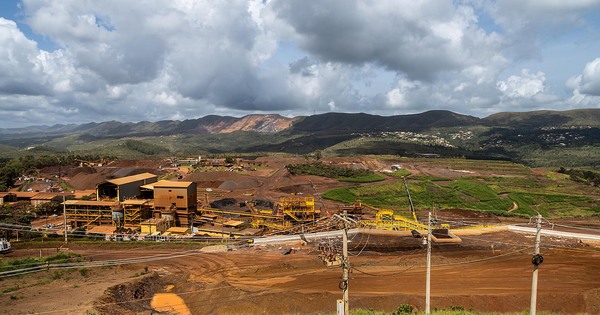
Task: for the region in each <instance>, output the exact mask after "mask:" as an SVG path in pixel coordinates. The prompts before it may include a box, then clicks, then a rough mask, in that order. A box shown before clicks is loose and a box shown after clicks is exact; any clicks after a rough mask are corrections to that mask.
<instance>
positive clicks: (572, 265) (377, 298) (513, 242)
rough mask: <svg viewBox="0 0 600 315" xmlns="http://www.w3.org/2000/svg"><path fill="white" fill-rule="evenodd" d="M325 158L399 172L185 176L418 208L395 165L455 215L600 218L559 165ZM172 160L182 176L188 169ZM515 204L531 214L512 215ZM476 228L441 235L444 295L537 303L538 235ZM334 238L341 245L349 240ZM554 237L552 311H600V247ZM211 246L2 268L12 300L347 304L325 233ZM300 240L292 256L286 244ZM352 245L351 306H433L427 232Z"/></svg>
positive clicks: (222, 307) (98, 307)
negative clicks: (357, 177)
mask: <svg viewBox="0 0 600 315" xmlns="http://www.w3.org/2000/svg"><path fill="white" fill-rule="evenodd" d="M322 161H323V162H324V163H331V164H332V165H336V166H339V167H342V166H343V167H352V168H364V169H369V170H373V171H378V172H380V174H382V176H384V177H385V179H384V180H383V181H380V182H373V183H348V182H340V181H338V180H336V179H331V178H324V177H319V176H314V175H297V176H292V175H290V174H289V173H287V171H285V165H287V164H290V163H295V164H299V163H308V162H311V161H307V160H306V159H304V158H300V157H263V158H258V159H257V162H261V164H262V166H260V167H257V168H255V169H254V170H250V169H245V170H243V171H242V172H239V173H236V172H224V171H223V170H219V171H218V172H215V171H207V172H198V173H193V174H182V173H179V175H182V177H183V179H184V180H193V181H195V182H197V183H198V186H199V190H201V191H199V192H201V193H202V194H203V193H206V194H208V197H209V199H210V200H211V201H213V200H218V199H221V198H235V199H237V200H239V201H244V200H250V199H255V198H256V199H270V200H273V201H277V200H278V199H279V197H281V196H289V195H292V194H294V195H304V196H315V198H316V201H317V202H316V205H317V207H318V208H321V209H325V210H328V211H331V212H335V211H337V210H339V209H341V207H342V206H343V204H345V203H346V204H348V203H353V202H354V201H355V200H356V199H361V200H363V201H364V202H365V203H367V204H369V205H372V206H375V207H379V208H389V209H393V210H395V211H396V212H397V213H404V214H406V213H407V209H408V202H407V198H406V193H405V191H404V187H403V185H402V182H401V179H400V177H398V175H399V174H394V173H387V172H383V171H389V170H390V169H391V166H392V165H401V167H402V169H403V170H402V172H403V174H402V175H406V173H405V172H406V171H409V172H410V176H409V177H408V185H409V188H410V190H411V194H412V197H413V201H414V202H415V205H416V207H417V210H418V214H419V216H420V217H424V216H425V215H426V214H427V212H429V211H431V210H432V209H436V211H437V215H438V216H439V218H441V219H443V220H445V221H446V222H450V223H451V225H454V224H458V223H467V224H485V223H527V222H529V219H528V216H530V215H532V214H535V213H536V212H540V213H545V214H547V215H545V216H546V217H547V218H549V220H550V221H551V222H552V223H555V224H561V225H568V226H578V227H583V228H588V229H593V230H596V231H597V230H598V229H599V228H600V219H599V217H598V213H600V197H599V196H600V191H599V188H598V187H593V186H589V185H584V184H581V183H576V182H573V181H571V180H569V179H568V177H565V176H564V175H563V174H558V173H556V172H553V171H552V170H544V169H530V168H526V167H523V166H521V165H518V164H513V163H507V162H481V161H470V160H462V159H455V160H446V159H399V158H393V157H389V158H377V159H376V158H370V157H352V158H331V159H323V160H322ZM160 163H161V162H157V161H121V162H118V163H112V164H109V165H108V166H105V167H103V168H94V169H93V170H91V169H86V168H79V169H72V170H69V173H68V174H69V178H70V180H75V179H76V181H77V183H78V185H82V186H85V187H89V185H92V183H94V182H96V181H97V180H100V177H102V176H112V175H114V174H120V173H125V172H128V171H131V170H135V169H145V170H155V171H158V170H159V168H158V165H159V164H160ZM162 172H164V173H163V176H172V175H173V172H174V171H164V170H163V171H162ZM99 174H102V176H99ZM73 184H75V183H73ZM332 189H333V192H331V190H332ZM332 193H339V194H340V195H341V197H340V199H336V198H333V199H326V198H322V196H324V195H325V196H326V195H327V194H332ZM344 198H345V199H344ZM515 204H517V206H518V207H517V208H516V209H515ZM468 209H473V210H475V211H473V210H468ZM491 210H494V211H491ZM509 210H510V212H509ZM515 213H516V214H519V213H520V214H522V215H524V216H523V217H519V216H517V217H513V216H505V215H511V214H515ZM498 214H500V216H499V215H498ZM564 216H582V218H562V217H564ZM462 238H463V242H462V243H460V244H454V245H435V246H434V254H433V264H434V268H433V271H432V294H433V298H432V305H433V307H435V308H438V309H442V308H449V307H451V306H460V307H463V308H464V309H466V310H468V309H473V310H476V311H501V312H504V311H524V310H527V309H528V308H529V294H530V286H531V270H532V265H531V262H530V260H531V253H532V252H533V250H532V246H533V236H531V235H524V234H518V233H511V232H498V233H492V234H483V235H472V236H464V237H462ZM322 241H323V242H324V243H325V244H328V245H329V246H339V239H330V240H327V239H324V240H322ZM336 244H338V245H336ZM542 244H543V247H542V252H543V253H544V254H545V261H544V263H543V265H542V266H541V268H540V284H539V290H540V291H539V297H538V310H544V311H554V312H564V313H578V312H586V313H588V314H598V313H600V267H599V266H598V261H599V259H600V250H599V249H598V248H597V247H594V246H590V245H589V244H585V243H581V242H579V241H578V240H576V239H573V240H566V239H558V238H549V237H543V238H542ZM204 245H206V244H199V243H195V244H165V243H160V242H158V243H144V244H137V243H123V244H114V243H113V244H111V243H102V244H77V243H73V244H69V245H68V246H67V247H68V249H65V248H64V247H63V249H62V251H66V252H68V253H76V254H80V255H82V258H83V259H84V260H87V261H93V262H98V261H108V260H123V259H131V258H144V259H146V260H145V261H144V262H136V263H130V264H123V265H119V266H113V267H97V268H91V267H90V268H85V267H80V268H75V269H70V270H49V271H42V272H38V273H35V274H29V275H23V276H20V277H16V278H4V279H1V280H0V305H2V312H6V313H9V314H29V313H40V314H63V313H70V314H85V313H86V312H87V311H90V312H92V313H103V314H140V313H141V314H151V312H152V307H151V300H152V297H153V296H154V294H156V293H173V294H177V295H178V296H179V297H180V298H182V299H183V301H184V303H185V304H186V306H187V307H188V308H189V309H190V312H191V313H192V314H282V313H291V314H294V313H309V314H318V313H324V312H325V313H334V311H335V301H336V299H338V298H340V297H341V290H340V289H339V288H338V285H339V282H340V280H341V268H339V267H325V266H324V265H323V264H322V263H321V261H320V259H319V258H318V255H319V254H320V253H321V251H320V250H319V244H317V243H311V244H308V245H306V246H300V245H299V244H291V245H286V246H272V247H257V248H251V247H240V248H239V249H237V250H234V251H230V252H225V253H205V252H201V251H200V248H201V247H203V246H204ZM492 245H493V247H492ZM60 246H61V244H60V243H50V244H48V243H45V244H40V243H35V244H32V245H30V246H22V245H20V244H15V248H16V249H15V250H14V251H13V252H11V253H10V254H8V255H6V256H3V258H2V259H7V258H11V257H14V258H16V257H27V256H39V255H42V256H46V255H51V254H56V253H57V251H58V249H57V248H58V247H60ZM292 247H293V248H294V249H295V251H294V252H293V253H292V254H290V255H283V254H282V251H283V250H285V249H288V248H292ZM350 248H351V252H352V255H351V256H350V262H351V265H352V267H353V268H354V269H353V270H352V273H351V278H350V299H351V302H350V303H351V308H363V309H368V308H372V309H376V310H384V311H392V310H393V309H395V308H396V307H397V306H398V305H400V304H404V303H408V304H412V305H414V306H416V308H418V309H420V310H422V309H423V306H424V291H425V283H424V279H425V269H424V266H425V250H424V248H423V247H422V245H421V243H420V239H414V238H410V237H402V238H399V237H396V238H383V237H375V236H368V235H357V236H355V237H354V238H353V239H352V242H351V245H350Z"/></svg>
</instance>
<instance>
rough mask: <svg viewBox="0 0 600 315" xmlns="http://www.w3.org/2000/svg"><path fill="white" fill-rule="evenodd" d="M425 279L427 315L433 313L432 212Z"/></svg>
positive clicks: (428, 225)
mask: <svg viewBox="0 0 600 315" xmlns="http://www.w3.org/2000/svg"><path fill="white" fill-rule="evenodd" d="M426 274H427V275H426V279H425V314H430V313H431V212H429V219H428V220H427V272H426Z"/></svg>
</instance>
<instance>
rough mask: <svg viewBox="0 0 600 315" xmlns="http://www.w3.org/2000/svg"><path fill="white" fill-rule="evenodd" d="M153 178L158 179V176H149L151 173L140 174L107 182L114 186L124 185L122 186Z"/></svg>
mask: <svg viewBox="0 0 600 315" xmlns="http://www.w3.org/2000/svg"><path fill="white" fill-rule="evenodd" d="M153 177H154V178H158V176H156V175H154V174H151V173H142V174H138V175H132V176H125V177H121V178H114V179H108V180H107V182H109V183H111V184H115V185H124V184H129V183H133V182H137V181H140V180H144V179H150V178H153Z"/></svg>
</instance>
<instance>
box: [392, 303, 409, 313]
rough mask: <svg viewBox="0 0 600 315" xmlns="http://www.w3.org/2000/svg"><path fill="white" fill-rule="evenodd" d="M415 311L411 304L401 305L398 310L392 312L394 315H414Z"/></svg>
mask: <svg viewBox="0 0 600 315" xmlns="http://www.w3.org/2000/svg"><path fill="white" fill-rule="evenodd" d="M413 311H414V307H413V306H412V305H410V304H400V305H399V306H398V308H396V310H394V311H393V312H392V315H401V314H412V313H413Z"/></svg>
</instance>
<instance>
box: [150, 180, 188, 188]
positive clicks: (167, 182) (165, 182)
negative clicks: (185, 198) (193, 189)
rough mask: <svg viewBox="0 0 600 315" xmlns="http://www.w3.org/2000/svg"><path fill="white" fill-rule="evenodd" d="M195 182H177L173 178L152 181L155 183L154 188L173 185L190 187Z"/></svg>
mask: <svg viewBox="0 0 600 315" xmlns="http://www.w3.org/2000/svg"><path fill="white" fill-rule="evenodd" d="M193 183H194V182H176V181H172V180H160V181H158V182H156V183H152V184H151V185H153V187H154V188H156V187H159V188H169V187H173V188H187V187H190V186H191V185H192V184H193ZM146 186H148V185H146Z"/></svg>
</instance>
